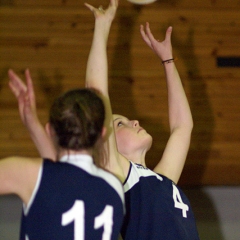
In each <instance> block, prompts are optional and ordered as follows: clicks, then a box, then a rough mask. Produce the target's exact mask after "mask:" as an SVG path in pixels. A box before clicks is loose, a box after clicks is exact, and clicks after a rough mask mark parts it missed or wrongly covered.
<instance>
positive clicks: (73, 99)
mask: <svg viewBox="0 0 240 240" xmlns="http://www.w3.org/2000/svg"><path fill="white" fill-rule="evenodd" d="M104 119H105V109H104V104H103V101H102V99H101V98H100V96H99V94H98V93H97V91H96V90H94V89H89V88H83V89H74V90H70V91H68V92H66V93H64V94H63V95H61V96H60V97H58V98H57V99H56V100H55V101H54V103H53V105H52V107H51V109H50V117H49V122H50V124H51V126H52V127H53V129H54V131H55V133H56V143H57V145H58V146H59V147H61V148H64V149H69V150H84V149H87V150H89V149H92V150H93V152H94V153H96V152H97V153H98V154H97V156H96V154H94V161H95V163H96V165H98V166H99V165H100V160H101V161H103V160H104V159H99V158H103V156H104V153H103V144H102V143H101V142H102V141H103V140H102V137H101V134H102V128H103V125H104ZM99 148H101V149H99ZM99 155H100V156H99Z"/></svg>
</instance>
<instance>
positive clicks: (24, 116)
mask: <svg viewBox="0 0 240 240" xmlns="http://www.w3.org/2000/svg"><path fill="white" fill-rule="evenodd" d="M8 76H9V87H10V89H11V90H12V92H13V94H14V95H15V97H16V99H17V100H18V108H19V113H20V117H21V120H22V122H23V124H24V125H25V126H26V127H27V128H28V129H31V128H32V127H34V126H33V125H35V123H36V122H38V117H37V113H36V101H35V93H34V88H33V83H32V78H31V75H30V71H29V70H28V69H27V70H26V71H25V78H26V84H27V85H26V84H25V83H24V82H23V81H22V80H21V78H20V77H19V76H18V75H17V74H16V73H15V72H14V71H13V70H11V69H10V70H9V71H8Z"/></svg>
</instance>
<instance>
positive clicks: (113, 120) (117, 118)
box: [113, 118, 121, 122]
mask: <svg viewBox="0 0 240 240" xmlns="http://www.w3.org/2000/svg"><path fill="white" fill-rule="evenodd" d="M118 119H121V118H116V119H114V120H113V121H114V122H115V121H116V120H118Z"/></svg>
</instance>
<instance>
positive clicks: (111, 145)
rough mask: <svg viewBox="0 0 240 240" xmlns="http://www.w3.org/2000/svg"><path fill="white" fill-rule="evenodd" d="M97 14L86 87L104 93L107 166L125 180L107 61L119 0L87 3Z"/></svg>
mask: <svg viewBox="0 0 240 240" xmlns="http://www.w3.org/2000/svg"><path fill="white" fill-rule="evenodd" d="M85 5H86V6H87V7H88V8H89V9H90V10H91V11H92V12H93V13H94V16H95V28H94V34H93V40H92V46H91V50H90V53H89V57H88V62H87V70H86V87H93V88H96V89H98V90H100V92H101V93H102V94H103V96H104V102H105V107H106V124H105V125H106V127H107V130H108V141H107V142H106V150H107V152H108V154H109V155H108V161H107V165H106V166H105V167H106V168H107V169H108V170H109V171H111V172H112V173H114V174H115V175H117V176H118V177H119V178H120V179H121V180H122V181H124V174H123V170H122V163H123V162H124V163H125V164H127V161H126V159H124V158H123V157H122V156H121V155H120V154H119V153H118V151H117V146H116V140H115V135H114V129H113V122H112V109H111V104H110V99H109V94H108V61H107V42H108V36H109V32H110V28H111V25H112V21H113V19H114V17H115V14H116V10H117V7H118V0H110V4H109V6H108V8H107V9H106V10H103V8H102V7H101V6H100V7H99V8H94V7H93V6H91V5H89V4H85Z"/></svg>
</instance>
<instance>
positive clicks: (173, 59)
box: [162, 57, 177, 65]
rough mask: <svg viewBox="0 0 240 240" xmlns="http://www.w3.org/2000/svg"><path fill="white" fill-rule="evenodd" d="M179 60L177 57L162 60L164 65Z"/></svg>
mask: <svg viewBox="0 0 240 240" xmlns="http://www.w3.org/2000/svg"><path fill="white" fill-rule="evenodd" d="M176 60H177V58H173V57H172V58H168V59H165V60H162V65H166V64H169V63H173V62H175V61H176Z"/></svg>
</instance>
